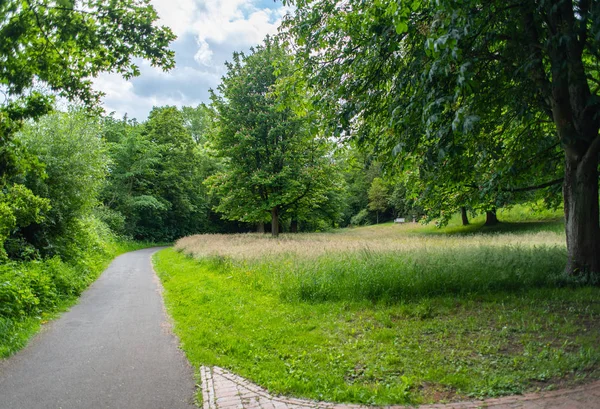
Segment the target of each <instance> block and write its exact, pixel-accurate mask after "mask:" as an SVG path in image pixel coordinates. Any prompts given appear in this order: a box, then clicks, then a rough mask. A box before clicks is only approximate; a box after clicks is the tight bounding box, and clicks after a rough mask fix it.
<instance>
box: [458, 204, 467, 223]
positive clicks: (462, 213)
mask: <svg viewBox="0 0 600 409" xmlns="http://www.w3.org/2000/svg"><path fill="white" fill-rule="evenodd" d="M460 217H461V218H462V225H463V226H468V225H469V216H468V215H467V208H466V207H464V206H462V207H461V208H460Z"/></svg>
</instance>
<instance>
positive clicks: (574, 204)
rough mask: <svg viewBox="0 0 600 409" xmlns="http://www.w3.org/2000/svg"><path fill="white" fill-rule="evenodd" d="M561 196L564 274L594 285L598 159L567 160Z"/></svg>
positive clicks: (598, 266) (598, 252)
mask: <svg viewBox="0 0 600 409" xmlns="http://www.w3.org/2000/svg"><path fill="white" fill-rule="evenodd" d="M586 156H587V155H586ZM590 159H591V158H590ZM563 196H564V202H565V231H566V235H567V252H568V259H567V267H566V271H567V273H568V274H570V275H584V276H587V277H588V279H591V281H596V282H597V281H598V278H600V274H599V273H600V221H599V216H598V210H599V206H598V161H597V160H589V161H586V160H579V161H577V160H576V158H573V159H569V158H568V157H567V159H566V161H565V183H564V185H563Z"/></svg>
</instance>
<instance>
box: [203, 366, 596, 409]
mask: <svg viewBox="0 0 600 409" xmlns="http://www.w3.org/2000/svg"><path fill="white" fill-rule="evenodd" d="M200 378H201V380H202V401H203V403H202V409H372V407H369V406H363V405H353V404H337V403H329V402H316V401H311V400H305V399H294V398H286V397H282V396H273V395H271V394H270V393H269V392H267V391H266V390H265V389H263V388H261V387H260V386H257V385H255V384H253V383H251V382H250V381H248V380H246V379H244V378H242V377H241V376H238V375H235V374H233V373H231V372H228V371H226V370H225V369H223V368H219V367H217V366H215V367H212V368H209V367H206V366H203V367H201V368H200ZM384 408H385V409H409V408H412V407H411V406H386V407H384ZM420 408H421V409H434V408H436V409H476V408H494V409H600V381H596V382H593V383H590V384H587V385H583V386H580V387H577V388H574V389H563V390H558V391H551V392H540V393H530V394H526V395H518V396H507V397H504V398H498V399H486V400H483V401H481V400H479V401H470V402H457V403H449V404H435V405H422V406H420Z"/></svg>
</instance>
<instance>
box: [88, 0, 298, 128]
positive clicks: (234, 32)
mask: <svg viewBox="0 0 600 409" xmlns="http://www.w3.org/2000/svg"><path fill="white" fill-rule="evenodd" d="M152 4H153V5H154V7H155V8H156V10H157V12H158V14H159V16H160V22H159V24H163V25H167V26H169V27H171V29H172V30H173V31H174V33H175V34H177V36H178V39H177V40H176V41H175V42H174V43H173V44H172V48H173V49H174V50H175V51H176V60H177V67H176V68H175V69H173V70H172V71H171V72H168V73H164V72H162V71H161V70H160V69H157V68H154V67H151V66H150V65H149V64H147V63H145V62H140V71H141V76H140V77H138V78H135V79H133V80H132V81H125V80H123V79H122V78H121V77H119V76H118V75H115V74H103V75H101V76H100V77H99V78H97V79H96V80H95V82H94V83H95V86H96V88H97V89H99V90H101V91H103V92H105V93H106V97H105V98H104V106H105V109H106V110H107V111H108V112H111V111H116V112H117V115H119V116H121V115H123V114H125V113H127V114H128V116H129V117H135V118H137V119H138V120H145V119H146V117H147V115H148V113H149V111H150V109H151V108H152V107H153V106H161V105H177V106H182V105H196V104H198V103H200V102H209V101H208V95H209V94H208V89H209V88H216V87H217V85H218V84H219V82H220V77H221V76H222V75H223V74H224V73H225V68H224V62H225V60H228V59H231V55H232V53H233V52H234V51H247V50H248V49H249V48H250V47H251V46H254V45H257V44H259V43H261V42H262V40H263V39H264V37H265V36H266V35H267V34H275V33H276V32H277V28H278V26H279V24H280V22H281V19H282V17H283V16H284V15H285V13H286V12H287V11H288V10H289V9H287V8H284V7H283V6H282V5H281V3H274V2H273V3H271V2H270V1H269V2H265V1H264V0H263V1H262V3H261V2H260V0H204V1H202V0H200V1H194V0H152ZM261 4H262V6H261ZM265 4H266V5H265Z"/></svg>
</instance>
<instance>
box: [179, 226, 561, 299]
mask: <svg viewBox="0 0 600 409" xmlns="http://www.w3.org/2000/svg"><path fill="white" fill-rule="evenodd" d="M175 248H176V249H177V250H178V251H181V252H183V253H185V254H187V255H189V256H191V257H194V258H196V259H197V260H199V262H201V263H210V266H211V268H214V269H217V270H222V271H225V272H226V274H227V275H228V276H231V278H233V279H235V280H237V282H238V283H241V284H242V285H250V286H252V287H253V288H255V289H261V290H264V291H268V292H272V293H277V294H279V295H280V296H281V297H282V298H283V299H286V300H288V301H312V302H323V301H340V300H346V301H360V300H369V301H375V302H377V301H381V300H385V301H391V302H396V301H399V300H407V299H414V298H419V297H428V296H436V295H443V294H457V295H458V294H472V293H487V292H490V291H518V290H521V289H527V288H534V287H548V286H555V285H559V284H563V283H564V282H565V278H564V277H563V273H562V271H563V270H564V266H565V260H566V251H565V245H564V236H563V235H562V234H559V233H556V232H548V231H529V232H505V233H493V234H489V233H487V234H481V233H480V234H467V235H440V234H423V233H422V232H421V233H419V228H418V227H415V226H414V225H386V226H372V227H366V228H356V229H345V230H341V231H338V232H334V233H312V234H293V235H290V234H283V235H281V236H280V237H279V238H276V239H275V238H271V237H270V236H268V235H264V234H234V235H221V234H207V235H196V236H190V237H186V238H183V239H180V240H179V241H178V242H177V243H176V245H175ZM235 280H234V281H235Z"/></svg>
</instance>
